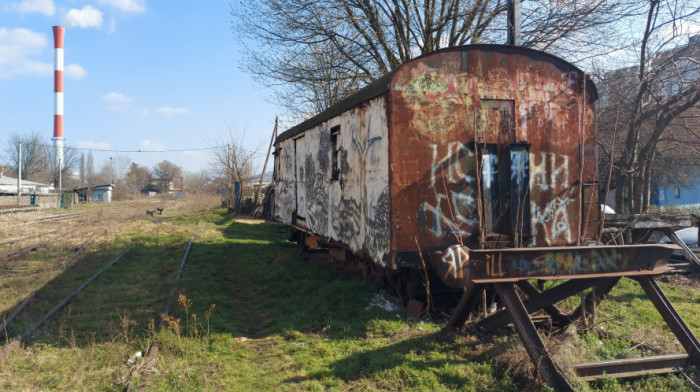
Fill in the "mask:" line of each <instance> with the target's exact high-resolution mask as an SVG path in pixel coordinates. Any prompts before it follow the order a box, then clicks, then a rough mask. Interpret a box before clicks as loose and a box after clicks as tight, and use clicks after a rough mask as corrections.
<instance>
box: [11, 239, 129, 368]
mask: <svg viewBox="0 0 700 392" xmlns="http://www.w3.org/2000/svg"><path fill="white" fill-rule="evenodd" d="M130 251H131V249H127V250H125V251H124V252H122V253H121V254H119V255H118V256H117V257H116V258H115V259H114V260H112V261H110V262H109V263H108V264H107V265H105V266H104V267H102V268H101V269H100V270H99V271H98V272H97V273H95V274H94V275H93V276H91V277H90V278H88V279H87V280H85V281H84V282H83V284H81V285H80V286H79V287H78V288H77V289H75V290H73V291H72V292H71V293H70V294H68V295H67V296H66V297H65V298H63V299H62V300H61V301H60V302H59V303H58V304H56V305H55V306H54V307H53V308H51V310H49V311H48V312H47V313H46V314H44V315H43V316H42V317H41V318H40V319H39V320H38V321H36V322H35V323H34V324H32V325H31V326H29V328H27V329H26V330H25V331H24V332H23V333H22V334H21V335H18V336H15V337H14V338H12V339H11V341H10V342H9V343H8V344H7V345H6V346H5V347H4V348H3V350H2V351H1V352H0V360H1V359H3V358H5V356H6V355H7V354H8V353H9V352H10V351H12V350H13V349H14V347H17V346H19V344H20V343H22V342H23V341H24V340H26V339H27V338H28V337H30V336H32V334H34V332H36V330H37V329H39V327H41V325H42V324H43V323H44V322H46V320H48V319H49V318H50V317H51V316H53V315H54V314H55V313H56V312H58V311H59V310H61V309H62V308H63V307H64V306H66V305H67V304H68V303H69V302H70V301H71V300H72V299H73V298H74V297H75V296H76V295H78V294H79V293H80V292H81V291H82V290H83V289H84V288H85V287H87V286H88V285H89V284H90V283H92V282H93V281H94V280H95V279H97V278H98V277H99V276H100V275H102V273H103V272H104V271H105V270H107V269H108V268H109V267H111V266H113V265H114V264H115V263H116V262H117V261H119V260H120V259H122V258H123V257H124V256H126V255H127V254H128V253H129V252H130ZM71 259H72V258H71ZM71 259H69V260H67V261H66V263H68V262H69V261H70V260H71ZM47 282H48V281H47ZM45 284H46V283H45ZM42 287H43V285H42ZM40 289H41V288H39V289H37V290H35V291H34V292H33V293H32V294H31V295H30V298H28V299H29V300H26V299H25V302H27V303H29V302H30V301H31V298H33V297H34V296H35V295H36V293H37V292H38V290H40ZM23 304H24V302H23ZM20 306H21V309H19V311H16V312H13V315H12V318H14V316H16V315H17V314H19V313H20V311H21V310H22V309H24V307H26V304H24V305H20ZM9 321H10V320H6V321H5V322H4V323H3V324H2V327H3V331H6V330H7V325H8V324H9Z"/></svg>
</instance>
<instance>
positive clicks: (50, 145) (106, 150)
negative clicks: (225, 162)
mask: <svg viewBox="0 0 700 392" xmlns="http://www.w3.org/2000/svg"><path fill="white" fill-rule="evenodd" d="M26 144H28V145H29V144H31V145H35V146H43V147H53V144H45V143H26ZM64 148H65V149H66V150H76V151H95V152H124V153H159V152H189V151H205V150H216V149H219V148H226V145H225V144H224V145H220V146H212V147H201V148H181V149H166V150H141V149H139V150H117V149H108V148H83V147H68V146H66V147H64ZM243 150H245V151H246V152H249V153H253V154H254V155H262V153H258V152H254V151H249V150H246V149H243Z"/></svg>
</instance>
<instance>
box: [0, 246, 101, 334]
mask: <svg viewBox="0 0 700 392" xmlns="http://www.w3.org/2000/svg"><path fill="white" fill-rule="evenodd" d="M95 238H97V234H95V235H93V236H92V237H90V238H88V239H87V240H85V241H84V242H83V243H82V244H80V245H79V246H78V249H77V250H76V251H75V253H73V254H72V255H71V256H70V257H69V258H68V259H66V260H65V261H64V262H63V263H61V264H60V265H59V266H58V268H57V269H56V270H55V271H54V272H53V273H52V274H51V275H50V276H49V277H48V279H46V280H45V281H44V283H42V284H41V286H39V288H38V289H36V290H34V291H33V292H32V293H31V294H30V295H29V296H28V297H27V298H25V299H24V301H22V303H21V304H20V305H19V306H17V308H15V310H13V311H12V313H11V314H10V315H9V316H7V318H5V320H3V322H2V324H0V334H1V333H2V332H3V331H5V329H6V328H7V325H8V324H9V323H10V322H11V321H12V320H13V319H14V318H15V317H16V316H17V315H18V314H19V313H20V312H21V311H22V310H23V309H24V308H25V307H26V306H27V305H28V304H29V302H31V300H32V299H34V297H36V295H37V293H38V292H39V290H41V289H43V288H44V287H45V286H46V285H47V284H48V283H49V282H51V281H52V280H53V279H54V278H56V276H58V274H59V272H60V271H61V270H62V269H64V268H65V267H66V266H67V265H68V264H70V262H71V261H73V260H75V258H76V257H78V255H80V254H81V253H82V252H83V250H85V248H86V247H87V246H88V245H89V244H90V243H91V242H92V241H93V240H94V239H95Z"/></svg>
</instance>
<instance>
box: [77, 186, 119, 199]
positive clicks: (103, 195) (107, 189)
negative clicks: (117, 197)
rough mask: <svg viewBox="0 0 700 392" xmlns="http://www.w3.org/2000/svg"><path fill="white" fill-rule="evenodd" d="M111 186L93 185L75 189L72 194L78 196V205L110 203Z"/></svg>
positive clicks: (112, 187)
mask: <svg viewBox="0 0 700 392" xmlns="http://www.w3.org/2000/svg"><path fill="white" fill-rule="evenodd" d="M113 190H114V185H113V184H106V185H95V186H91V187H84V188H78V189H75V190H74V191H73V192H74V193H75V194H76V195H77V196H78V202H80V203H97V202H105V203H111V202H112V191H113Z"/></svg>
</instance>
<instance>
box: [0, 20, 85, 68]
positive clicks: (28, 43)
mask: <svg viewBox="0 0 700 392" xmlns="http://www.w3.org/2000/svg"><path fill="white" fill-rule="evenodd" d="M46 46H48V41H47V40H46V37H45V35H44V34H40V33H37V32H34V31H31V30H27V29H23V28H16V29H12V30H10V29H7V28H5V27H0V79H10V78H12V77H15V76H28V75H31V76H51V75H53V69H54V65H53V63H48V62H44V61H39V60H37V59H36V58H37V57H39V56H40V55H41V53H42V51H43V50H44V49H45V48H46ZM64 75H65V76H66V77H68V78H71V79H82V78H84V77H85V76H87V72H85V69H83V67H81V66H80V65H78V64H68V65H67V66H66V67H65V68H64Z"/></svg>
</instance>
